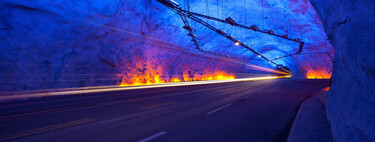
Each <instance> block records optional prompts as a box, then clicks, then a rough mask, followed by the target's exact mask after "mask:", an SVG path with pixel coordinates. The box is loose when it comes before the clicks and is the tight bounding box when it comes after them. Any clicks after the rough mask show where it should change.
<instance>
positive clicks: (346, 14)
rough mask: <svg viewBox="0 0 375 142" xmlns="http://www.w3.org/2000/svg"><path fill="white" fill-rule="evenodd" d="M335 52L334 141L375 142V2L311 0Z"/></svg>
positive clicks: (329, 110)
mask: <svg viewBox="0 0 375 142" xmlns="http://www.w3.org/2000/svg"><path fill="white" fill-rule="evenodd" d="M311 3H312V4H313V5H314V7H315V9H316V11H317V12H318V14H319V16H320V18H321V19H322V21H323V24H324V29H325V31H326V33H327V35H329V37H330V41H331V44H332V46H333V47H334V49H335V53H336V54H335V57H334V64H333V84H332V87H331V89H330V91H329V93H328V99H327V116H328V119H329V121H330V122H331V128H332V133H333V136H334V140H335V141H339V142H359V141H375V131H374V128H375V121H374V120H375V111H374V110H375V98H374V97H375V96H374V95H375V35H374V32H375V1H373V0H361V1H341V0H332V1H320V0H311Z"/></svg>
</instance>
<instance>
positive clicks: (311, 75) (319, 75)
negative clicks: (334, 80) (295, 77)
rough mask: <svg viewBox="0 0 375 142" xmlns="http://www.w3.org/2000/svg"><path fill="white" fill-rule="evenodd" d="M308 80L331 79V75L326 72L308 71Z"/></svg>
mask: <svg viewBox="0 0 375 142" xmlns="http://www.w3.org/2000/svg"><path fill="white" fill-rule="evenodd" d="M306 78H307V79H329V78H331V74H330V73H329V72H327V71H325V70H308V71H307V73H306Z"/></svg>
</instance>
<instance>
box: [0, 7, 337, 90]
mask: <svg viewBox="0 0 375 142" xmlns="http://www.w3.org/2000/svg"><path fill="white" fill-rule="evenodd" d="M176 2H178V3H180V5H181V7H183V8H186V7H187V3H186V1H185V3H184V1H182V0H176ZM0 8H1V9H2V11H1V14H0V47H1V48H0V53H2V55H1V56H0V75H1V78H2V79H1V86H2V87H1V90H2V91H12V90H34V89H48V88H65V87H81V86H97V85H116V84H118V83H119V82H121V80H122V79H124V78H126V77H127V74H129V73H131V72H138V73H144V74H158V75H160V76H162V78H173V77H177V78H181V77H182V76H183V74H184V73H185V74H186V72H188V71H191V72H192V73H193V74H204V73H214V72H215V71H219V70H220V71H225V72H227V73H233V74H234V73H250V74H252V73H253V74H257V73H261V72H254V71H252V68H251V67H249V66H248V65H257V66H261V67H265V68H274V66H273V65H272V64H269V63H268V62H265V61H262V60H259V59H258V57H256V56H255V55H254V54H253V53H251V52H250V51H248V50H247V49H244V48H242V47H239V46H235V45H234V43H232V42H230V41H229V40H228V39H225V38H223V37H221V36H220V35H218V34H216V33H214V32H212V31H210V30H209V29H207V28H205V27H203V26H201V25H200V24H198V23H195V22H193V21H190V20H189V22H190V24H191V25H192V28H194V29H196V35H197V36H198V37H199V38H198V39H199V41H200V44H201V47H202V48H203V49H204V50H206V51H210V52H214V53H217V54H219V55H221V56H225V57H221V56H213V55H209V54H206V53H202V52H200V51H198V50H195V49H194V45H193V42H191V39H190V37H188V36H187V35H186V34H187V31H186V30H184V29H183V28H182V26H183V23H182V21H181V19H180V18H179V17H178V15H177V14H175V13H173V12H172V11H171V10H169V9H167V8H166V7H164V6H163V5H161V4H159V3H158V2H156V1H154V0H139V1H133V0H85V1H64V0H33V1H25V0H2V1H1V2H0ZM190 9H191V11H194V12H197V13H202V14H207V15H210V16H213V17H218V18H225V17H228V16H230V17H232V18H233V19H234V20H236V21H237V22H238V23H241V24H244V25H252V24H255V25H257V26H258V27H259V28H260V29H272V30H273V31H274V32H275V33H277V34H281V35H282V34H288V35H289V37H292V38H301V39H302V40H303V41H304V42H306V44H305V48H304V49H303V52H302V54H301V55H296V56H291V57H286V58H282V59H279V60H275V62H276V63H278V64H282V65H285V66H286V67H288V68H289V69H291V71H292V73H293V77H297V78H304V77H306V74H313V75H318V76H325V77H326V76H328V75H329V74H331V66H332V63H331V59H330V58H329V56H328V55H330V56H333V54H334V53H333V49H332V47H331V46H330V45H329V43H328V42H327V39H328V37H327V36H326V35H325V33H324V31H323V27H322V26H321V22H320V20H319V18H318V15H317V14H316V12H315V11H314V9H313V8H312V6H311V5H310V3H309V2H308V1H307V0H246V1H245V0H242V1H236V2H234V1H214V0H210V1H204V0H190ZM208 22H209V23H210V24H212V25H214V26H216V27H217V28H220V29H223V30H225V31H227V32H228V33H229V34H232V35H233V36H235V37H237V38H238V39H239V40H241V41H242V42H244V43H246V44H248V45H250V46H251V47H253V48H254V49H255V50H257V51H258V52H260V53H261V54H263V55H264V56H266V57H268V58H270V59H274V58H278V57H281V56H285V55H288V54H293V53H295V52H297V50H298V44H296V43H294V42H291V41H286V40H284V39H280V38H275V37H272V36H269V35H265V34H261V33H256V32H253V31H250V30H244V29H240V28H235V27H232V26H230V25H224V24H222V23H217V22H212V21H208ZM321 52H328V53H329V54H326V53H321ZM226 57H229V58H226ZM319 74H321V75H319Z"/></svg>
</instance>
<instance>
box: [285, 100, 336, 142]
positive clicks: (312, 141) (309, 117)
mask: <svg viewBox="0 0 375 142" xmlns="http://www.w3.org/2000/svg"><path fill="white" fill-rule="evenodd" d="M301 141H303V142H322V141H324V142H333V137H332V132H331V126H330V124H329V122H328V120H327V115H326V106H325V105H324V104H323V103H322V101H321V100H320V99H319V97H318V96H317V95H316V96H313V97H311V98H309V99H307V100H306V101H305V102H303V103H302V105H301V107H300V109H299V110H298V113H297V116H296V118H295V120H294V122H293V125H292V129H291V131H290V133H289V137H288V142H301Z"/></svg>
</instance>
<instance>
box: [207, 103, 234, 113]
mask: <svg viewBox="0 0 375 142" xmlns="http://www.w3.org/2000/svg"><path fill="white" fill-rule="evenodd" d="M230 105H232V103H229V104H226V105H224V106H221V107H219V108H217V109H214V110H212V111H210V112H208V113H207V114H213V113H215V112H217V111H219V110H222V109H224V108H226V107H229V106H230Z"/></svg>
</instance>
